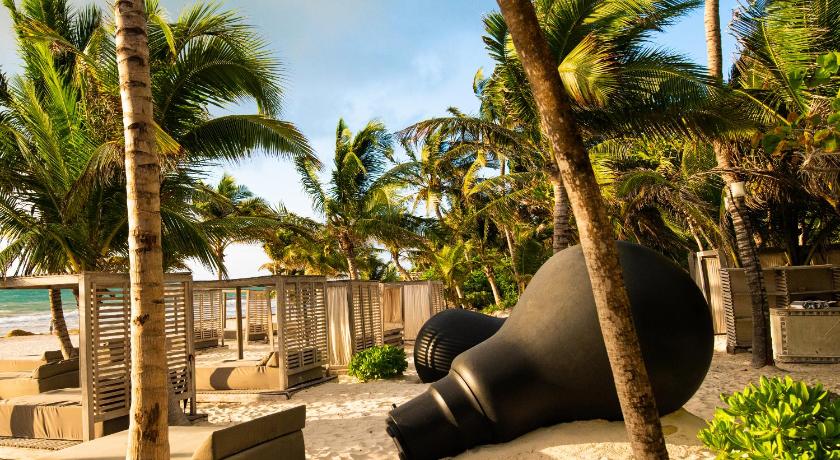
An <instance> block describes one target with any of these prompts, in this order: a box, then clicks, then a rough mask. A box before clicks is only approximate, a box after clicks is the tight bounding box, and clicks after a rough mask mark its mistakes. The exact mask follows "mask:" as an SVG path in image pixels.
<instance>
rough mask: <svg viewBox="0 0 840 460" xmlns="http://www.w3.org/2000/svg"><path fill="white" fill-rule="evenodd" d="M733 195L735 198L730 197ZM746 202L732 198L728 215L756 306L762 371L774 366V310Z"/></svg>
mask: <svg viewBox="0 0 840 460" xmlns="http://www.w3.org/2000/svg"><path fill="white" fill-rule="evenodd" d="M730 195H731V194H730ZM744 208H745V206H744V204H743V198H741V197H730V198H729V199H728V200H727V211H728V212H729V215H730V216H732V224H733V226H734V227H735V240H736V242H737V247H738V258H739V259H740V261H741V267H742V268H743V269H744V274H745V275H746V277H747V287H748V288H749V290H750V302H751V303H752V320H753V339H752V341H753V343H752V366H753V367H754V368H760V367H764V366H768V365H772V364H773V354H772V353H771V350H772V345H771V344H770V334H768V333H767V331H769V330H770V315H769V313H770V307H769V305H768V302H767V291H766V290H765V286H764V276H763V274H762V271H761V262H760V259H759V258H758V251H757V250H756V247H755V241H754V240H753V238H752V235H753V231H752V225H751V222H750V219H749V217H748V216H746V215H745V213H744V211H743V210H744Z"/></svg>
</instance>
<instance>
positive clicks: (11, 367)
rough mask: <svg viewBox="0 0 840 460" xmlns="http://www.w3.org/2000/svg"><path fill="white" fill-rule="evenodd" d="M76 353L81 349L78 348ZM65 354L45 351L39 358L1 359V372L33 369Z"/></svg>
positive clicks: (62, 357)
mask: <svg viewBox="0 0 840 460" xmlns="http://www.w3.org/2000/svg"><path fill="white" fill-rule="evenodd" d="M75 350H76V354H78V352H79V349H78V348H76V349H75ZM62 359H64V356H63V355H62V354H61V351H59V350H50V351H45V352H44V353H42V354H41V356H40V357H39V358H38V359H0V372H24V371H32V370H34V369H35V368H37V367H38V366H41V365H44V364H47V363H51V362H54V361H61V360H62Z"/></svg>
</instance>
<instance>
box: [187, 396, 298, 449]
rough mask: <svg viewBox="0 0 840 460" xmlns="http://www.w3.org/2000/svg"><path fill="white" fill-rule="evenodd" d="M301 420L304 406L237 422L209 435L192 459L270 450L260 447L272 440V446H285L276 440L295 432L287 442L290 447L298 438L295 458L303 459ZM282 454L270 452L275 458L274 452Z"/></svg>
mask: <svg viewBox="0 0 840 460" xmlns="http://www.w3.org/2000/svg"><path fill="white" fill-rule="evenodd" d="M305 421H306V406H297V407H293V408H291V409H288V410H285V411H283V412H277V413H274V414H269V415H266V416H263V417H260V418H256V419H254V420H250V421H247V422H244V423H239V424H237V425H231V426H229V427H226V428H222V429H219V430H216V431H214V432H213V433H211V434H210V436H208V437H207V439H206V440H205V441H204V443H202V444H201V446H200V447H199V448H198V449H197V450H196V451H195V453H194V454H193V457H192V458H193V459H194V460H217V459H223V458H234V456H236V455H237V454H242V455H244V454H245V453H246V452H248V451H251V450H252V449H257V450H263V449H266V448H269V447H271V446H270V445H269V446H263V445H264V444H267V443H268V444H271V443H272V441H274V442H275V443H284V444H285V443H288V442H283V441H280V439H281V438H283V437H284V436H287V435H290V434H295V433H296V434H297V436H293V437H292V438H291V439H290V440H291V441H292V442H293V443H294V444H297V442H296V441H297V437H298V436H300V442H299V445H300V449H301V451H300V456H299V457H297V458H303V434H302V433H301V432H300V430H302V429H303V426H304V424H305ZM287 441H289V440H287ZM259 446H263V448H262V449H259ZM271 450H274V449H271ZM284 451H286V450H285V449H283V450H279V449H278V450H274V454H275V455H276V454H277V453H279V452H284ZM286 452H289V451H286ZM289 453H292V452H289ZM242 458H260V457H252V456H250V455H248V456H246V457H242ZM263 458H269V457H263ZM272 458H276V457H272ZM291 458H295V457H291Z"/></svg>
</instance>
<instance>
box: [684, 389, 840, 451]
mask: <svg viewBox="0 0 840 460" xmlns="http://www.w3.org/2000/svg"><path fill="white" fill-rule="evenodd" d="M720 398H721V400H722V401H723V402H724V403H725V404H726V406H727V407H726V408H719V409H717V410H716V411H715V416H714V418H713V419H712V420H711V421H710V422H709V423H708V426H707V427H706V428H705V429H703V430H702V431H700V433H699V434H698V438H700V440H701V441H703V444H705V445H706V447H708V448H709V449H711V450H713V451H714V452H716V453H718V458H733V459H734V458H777V459H784V460H793V459H813V460H818V459H819V460H822V459H837V458H840V400H838V399H834V400H831V397H830V395H829V393H828V391H826V390H825V389H824V388H823V386H822V385H820V384H817V385H815V386H811V385H808V384H806V383H805V382H799V381H794V380H792V379H791V378H790V377H785V378H784V379H781V378H778V377H774V378H772V379H767V378H766V377H763V376H762V377H761V379H760V380H759V382H758V386H756V385H753V384H750V385H749V386H747V387H746V388H744V390H743V391H740V392H735V393H732V394H731V395H721V397H720Z"/></svg>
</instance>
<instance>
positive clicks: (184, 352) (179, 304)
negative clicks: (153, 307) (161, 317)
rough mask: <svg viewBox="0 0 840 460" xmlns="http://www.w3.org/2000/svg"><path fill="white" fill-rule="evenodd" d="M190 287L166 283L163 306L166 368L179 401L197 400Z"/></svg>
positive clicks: (178, 283) (184, 284)
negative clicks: (193, 371)
mask: <svg viewBox="0 0 840 460" xmlns="http://www.w3.org/2000/svg"><path fill="white" fill-rule="evenodd" d="M187 289H188V287H187V283H184V282H169V283H164V298H163V301H164V305H165V311H166V364H167V367H168V368H169V381H170V385H172V389H173V390H174V393H175V396H176V397H177V399H178V400H184V399H190V398H192V397H194V394H195V390H194V388H195V387H194V385H193V382H192V378H193V376H192V359H193V357H192V345H191V343H189V340H190V339H191V333H190V331H189V327H188V326H189V319H188V318H187V315H188V314H189V313H190V311H189V310H188V308H189V307H188V303H187Z"/></svg>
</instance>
